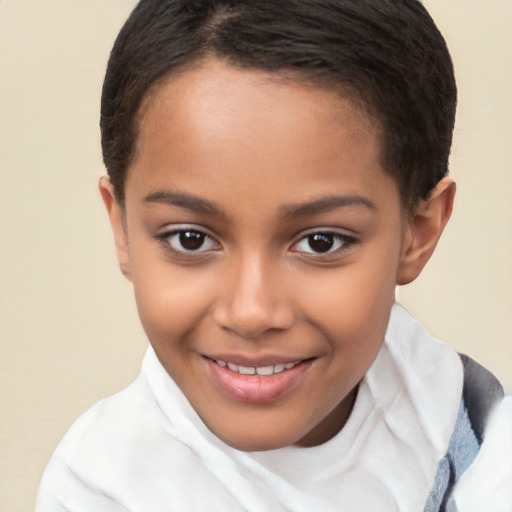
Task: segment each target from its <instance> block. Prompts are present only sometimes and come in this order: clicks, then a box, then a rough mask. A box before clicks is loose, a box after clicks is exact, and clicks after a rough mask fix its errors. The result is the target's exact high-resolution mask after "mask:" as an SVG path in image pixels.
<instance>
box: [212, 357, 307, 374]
mask: <svg viewBox="0 0 512 512" xmlns="http://www.w3.org/2000/svg"><path fill="white" fill-rule="evenodd" d="M215 362H216V363H217V364H218V365H219V366H222V367H223V368H226V367H227V368H229V369H230V370H231V371H232V372H236V373H239V374H240V375H259V376H261V377H267V376H269V375H274V374H276V373H281V372H284V371H285V370H291V369H292V368H293V367H294V366H296V365H298V364H300V363H301V361H297V362H296V363H286V364H283V363H279V364H276V365H270V366H242V365H238V364H235V363H231V362H226V361H223V360H222V359H217V360H215Z"/></svg>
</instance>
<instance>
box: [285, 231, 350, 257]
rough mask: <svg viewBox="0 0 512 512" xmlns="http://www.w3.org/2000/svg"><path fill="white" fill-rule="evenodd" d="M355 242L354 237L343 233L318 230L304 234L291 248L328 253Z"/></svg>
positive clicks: (314, 253) (316, 253) (319, 253)
mask: <svg viewBox="0 0 512 512" xmlns="http://www.w3.org/2000/svg"><path fill="white" fill-rule="evenodd" d="M354 242H355V239H354V238H353V237H351V236H348V235H345V234H343V233H336V232H329V231H316V232H314V233H309V234H306V235H305V236H303V237H302V238H301V239H300V240H299V241H298V242H296V243H295V244H293V246H292V247H291V250H292V251H293V252H301V253H305V254H309V255H322V254H325V255H328V254H332V253H336V252H337V251H340V250H343V249H346V248H348V247H349V246H350V245H351V244H353V243H354Z"/></svg>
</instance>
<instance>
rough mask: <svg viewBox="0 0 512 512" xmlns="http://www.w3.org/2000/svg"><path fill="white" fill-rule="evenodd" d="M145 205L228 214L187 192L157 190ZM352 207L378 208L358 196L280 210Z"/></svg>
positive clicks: (299, 212) (288, 214) (290, 213)
mask: <svg viewBox="0 0 512 512" xmlns="http://www.w3.org/2000/svg"><path fill="white" fill-rule="evenodd" d="M144 202H145V203H160V204H169V205H172V206H178V207H180V208H185V209H187V210H190V211H193V212H196V213H202V214H209V215H212V214H213V215H218V216H220V217H224V218H226V217H227V215H226V212H225V211H224V209H223V208H221V207H220V206H219V205H218V204H217V203H215V202H213V201H208V200H207V199H203V198H201V197H197V196H194V195H192V194H187V193H186V192H178V191H172V190H157V191H156V192H152V193H151V194H149V195H147V196H146V197H145V198H144ZM350 206H352V207H353V206H360V207H363V208H365V209H367V210H371V211H376V210H377V208H376V206H375V205H374V204H373V203H372V201H370V200H369V199H368V198H366V197H363V196H360V195H357V194H349V195H330V196H325V197H320V198H319V199H315V200H313V201H310V202H308V203H301V204H291V205H287V206H282V207H281V208H280V209H279V213H280V216H281V217H284V218H295V217H306V216H308V215H318V214H320V213H325V212H328V211H331V210H335V209H337V208H346V207H350Z"/></svg>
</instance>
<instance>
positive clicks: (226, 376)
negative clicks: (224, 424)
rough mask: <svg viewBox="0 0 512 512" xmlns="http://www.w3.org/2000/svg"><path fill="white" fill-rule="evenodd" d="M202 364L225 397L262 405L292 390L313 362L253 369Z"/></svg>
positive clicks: (210, 362)
mask: <svg viewBox="0 0 512 512" xmlns="http://www.w3.org/2000/svg"><path fill="white" fill-rule="evenodd" d="M205 360H206V362H207V365H208V369H209V373H210V376H211V377H212V380H213V381H214V383H215V385H216V386H217V387H218V388H220V390H221V391H222V392H223V393H224V394H226V395H227V396H228V397H230V398H233V399H235V400H237V401H242V402H251V403H264V402H271V401H273V400H276V399H277V398H280V397H281V396H283V395H284V394H287V393H289V392H291V391H292V390H293V389H295V388H296V387H297V386H298V385H299V383H300V382H301V381H302V380H303V377H304V374H305V373H306V371H307V370H308V368H310V366H311V364H312V362H313V360H314V358H311V359H304V360H299V361H290V362H277V363H275V364H264V365H254V366H250V365H247V364H243V365H242V364H239V363H235V362H233V361H227V360H224V359H212V358H208V357H205Z"/></svg>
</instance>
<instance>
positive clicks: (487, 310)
mask: <svg viewBox="0 0 512 512" xmlns="http://www.w3.org/2000/svg"><path fill="white" fill-rule="evenodd" d="M425 3H426V4H427V7H430V9H431V12H432V14H433V16H434V18H435V19H436V20H437V21H438V24H439V26H440V28H441V29H442V31H443V32H444V33H445V36H446V38H447V40H448V43H449V46H450V47H451V49H452V53H453V57H454V61H455V66H456V71H457V76H458V81H459V89H460V108H459V114H458V120H457V132H456V141H455V147H454V152H453V158H452V166H451V167H452V175H453V176H454V177H455V179H456V180H457V182H458V197H457V206H456V210H455V214H454V217H453V219H452V222H451V224H450V226H449V228H448V230H447V232H446V236H445V237H444V239H443V240H442V242H441V244H440V246H439V249H438V251H437V253H436V254H435V256H434V259H433V261H432V262H431V264H430V265H429V268H428V269H427V270H426V271H425V273H424V275H423V276H422V277H421V278H420V279H419V280H418V281H417V282H416V283H414V284H413V285H410V286H409V287H406V288H404V289H402V290H400V291H399V295H400V300H401V301H402V302H404V303H405V304H406V305H407V306H408V307H409V308H410V309H411V310H412V311H413V312H414V313H415V314H416V315H417V316H419V317H420V318H421V319H422V320H423V321H424V322H425V323H426V324H427V325H428V326H429V327H430V328H431V330H432V331H433V333H434V334H435V335H437V336H438V337H441V338H443V339H445V340H448V341H449V342H450V343H452V345H453V346H454V347H456V348H457V349H458V350H462V351H465V352H467V353H469V354H471V355H472V356H473V357H475V358H477V359H478V360H479V361H481V362H482V363H484V364H485V365H487V366H488V367H489V368H491V369H492V370H493V371H494V372H495V373H496V374H497V375H498V376H499V377H500V378H501V379H502V381H503V382H504V384H505V386H506V388H507V389H508V391H509V392H510V391H511V390H512V371H511V366H512V320H511V316H512V200H511V197H512V169H511V163H512V149H511V148H512V145H511V142H512V95H511V94H510V91H511V90H512V65H511V64H512V2H510V0H481V1H469V0H426V2H425ZM133 5H134V2H133V1H129V0H124V1H122V0H89V1H75V0H61V1H45V0H38V1H24V0H10V1H9V0H3V1H2V0H0V233H1V238H0V259H1V260H0V264H1V267H0V272H1V275H0V343H1V353H0V379H1V380H0V411H1V412H0V450H1V453H0V510H2V511H5V512H24V511H29V510H32V509H33V502H34V497H35V492H36V488H37V484H38V481H39V478H40V475H41V473H42V471H43V468H44V466H45V465H46V463H47V460H48V458H49V457H50V455H51V453H52V451H53V450H54V448H55V446H56V444H57V443H58V441H59V439H60V438H61V437H62V435H63V434H64V432H65V431H66V430H67V428H68V427H69V425H70V424H71V422H72V421H73V420H74V419H75V418H76V417H77V416H78V415H79V414H80V413H81V412H83V411H84V410H85V409H86V408H87V407H88V406H90V405H91V404H93V403H94V402H95V401H97V400H98V399H100V398H101V397H103V396H105V395H108V394H111V393H113V392H115V391H116V390H119V389H120V388H122V387H123V386H125V385H126V384H127V383H129V382H130V381H131V379H133V378H134V377H135V376H136V374H137V373H138V369H139V364H140V360H141V356H142V354H143V352H144V349H145V346H146V341H145V339H144V334H143V332H142V329H141V328H140V326H139V324H138V320H137V316H136V311H135V307H134V304H133V300H132V297H131V290H130V286H129V285H128V283H125V282H124V281H123V279H122V277H121V276H120V274H119V272H118V270H117V267H116V263H115V259H114V251H113V246H112V243H111V240H110V232H109V227H108V225H107V219H106V215H105V214H104V212H103V210H102V205H101V204H100V200H99V197H98V194H97V190H96V182H97V178H98V177H99V176H100V175H101V174H102V173H103V168H102V164H101V157H100V150H99V130H98V127H97V125H98V111H99V98H100V88H101V83H102V78H103V76H102V75H103V72H104V67H105V63H106V60H107V55H108V52H109V50H110V47H111V45H112V43H113V40H114V38H115V35H116V33H117V31H118V29H119V28H120V26H121V24H122V22H123V20H124V18H125V17H126V16H127V14H128V13H129V11H130V9H131V7H132V6H133Z"/></svg>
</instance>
